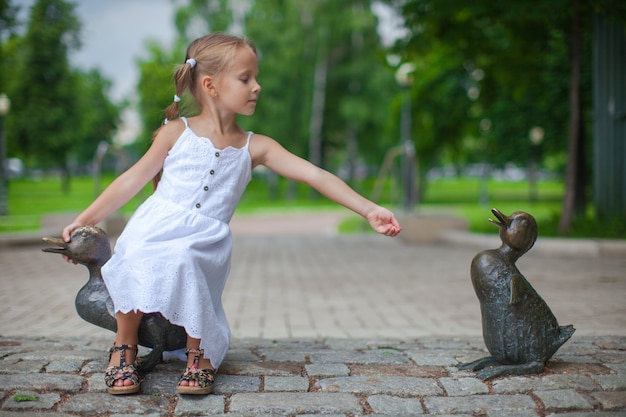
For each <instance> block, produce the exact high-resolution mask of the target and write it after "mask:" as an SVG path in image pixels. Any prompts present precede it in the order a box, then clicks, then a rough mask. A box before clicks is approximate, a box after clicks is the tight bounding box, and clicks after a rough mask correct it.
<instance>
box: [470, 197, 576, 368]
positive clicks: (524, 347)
mask: <svg viewBox="0 0 626 417" xmlns="http://www.w3.org/2000/svg"><path fill="white" fill-rule="evenodd" d="M491 211H492V213H493V214H494V216H495V217H496V218H497V220H493V219H489V221H490V222H491V223H493V224H495V225H496V226H498V227H499V228H500V239H501V240H502V246H500V247H499V248H498V249H491V250H485V251H482V252H479V253H478V254H477V255H476V256H475V257H474V259H473V260H472V264H471V278H472V285H473V286H474V290H475V292H476V296H477V297H478V300H479V301H480V310H481V315H482V326H483V339H484V342H485V345H486V346H487V350H488V351H489V353H490V354H491V356H488V357H486V358H482V359H479V360H477V361H474V362H470V363H467V364H462V365H460V366H458V368H459V369H469V370H472V371H477V370H479V371H480V372H478V373H477V376H478V377H479V378H481V379H483V380H488V379H491V378H495V377H498V376H503V375H522V374H532V373H541V372H543V370H544V367H545V364H546V362H547V361H548V360H549V359H550V358H551V357H552V355H554V353H556V351H557V350H558V349H559V348H560V347H561V346H562V345H563V343H565V342H566V341H567V340H568V339H569V338H570V337H571V336H572V334H573V333H574V330H575V329H574V327H573V326H572V325H569V326H559V324H558V322H557V319H556V317H554V314H552V311H551V310H550V308H549V307H548V305H547V304H546V302H545V301H544V300H543V299H542V298H541V296H539V294H538V293H537V292H536V291H535V289H534V288H533V287H532V286H531V285H530V283H529V282H528V281H527V280H526V278H525V277H524V276H523V275H522V273H521V272H520V271H519V269H518V268H517V267H516V265H515V262H516V261H517V260H518V259H519V258H520V257H521V256H522V255H524V254H525V253H526V252H528V251H529V250H530V249H531V248H532V247H533V245H534V244H535V241H536V240H537V223H536V221H535V219H534V217H533V216H531V215H530V214H528V213H525V212H521V211H517V212H514V213H513V214H511V215H510V216H505V215H504V214H502V213H501V212H500V211H499V210H497V209H495V208H494V209H492V210H491ZM488 367H489V368H488ZM485 368H487V369H485Z"/></svg>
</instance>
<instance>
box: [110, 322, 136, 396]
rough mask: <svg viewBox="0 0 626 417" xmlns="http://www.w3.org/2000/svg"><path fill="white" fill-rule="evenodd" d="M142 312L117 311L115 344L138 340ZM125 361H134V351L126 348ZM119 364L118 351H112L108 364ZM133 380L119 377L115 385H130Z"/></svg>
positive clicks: (127, 343)
mask: <svg viewBox="0 0 626 417" xmlns="http://www.w3.org/2000/svg"><path fill="white" fill-rule="evenodd" d="M142 316H143V313H142V312H141V311H138V312H134V311H130V312H128V313H126V314H124V313H119V312H118V313H117V314H116V315H115V320H116V321H117V332H116V333H115V346H120V345H136V344H137V342H139V336H138V334H137V332H138V331H139V322H140V321H141V317H142ZM125 355H126V362H127V363H129V364H130V363H133V362H134V361H135V357H136V353H135V351H133V350H132V349H126V351H125ZM119 364H120V351H116V352H113V354H112V355H111V361H110V362H109V366H119ZM132 384H133V381H131V380H130V379H119V380H116V381H115V385H116V386H122V385H132Z"/></svg>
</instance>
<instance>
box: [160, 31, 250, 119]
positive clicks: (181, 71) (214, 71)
mask: <svg viewBox="0 0 626 417" xmlns="http://www.w3.org/2000/svg"><path fill="white" fill-rule="evenodd" d="M241 46H246V47H248V48H250V49H251V50H252V51H253V52H254V53H255V54H256V47H255V46H254V44H253V43H252V42H251V41H250V40H248V39H245V38H240V37H237V36H233V35H227V34H225V33H212V34H210V35H205V36H203V37H201V38H198V39H196V40H195V41H193V42H191V44H189V46H188V47H187V56H186V57H185V63H184V64H181V65H179V66H178V67H177V68H176V71H175V72H174V86H175V87H176V97H182V95H183V93H184V92H185V91H187V90H189V92H190V94H191V95H192V96H193V97H194V98H195V100H196V103H198V102H200V100H198V96H197V95H196V94H197V91H196V89H197V87H198V80H199V79H200V78H202V77H203V76H205V75H211V76H213V77H216V76H219V75H220V74H221V73H222V71H224V70H227V69H228V65H229V64H230V61H231V60H232V58H233V56H234V55H235V52H236V51H237V49H238V48H239V47H241ZM179 112H180V108H179V104H178V100H174V102H172V103H171V104H170V105H169V106H167V108H166V109H165V117H166V120H171V119H173V118H175V117H176V116H178V114H179Z"/></svg>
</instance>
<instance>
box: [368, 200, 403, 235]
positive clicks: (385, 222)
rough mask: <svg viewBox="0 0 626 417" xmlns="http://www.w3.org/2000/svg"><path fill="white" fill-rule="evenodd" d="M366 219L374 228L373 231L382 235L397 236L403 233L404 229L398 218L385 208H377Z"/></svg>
mask: <svg viewBox="0 0 626 417" xmlns="http://www.w3.org/2000/svg"><path fill="white" fill-rule="evenodd" d="M365 218H366V219H367V221H368V222H369V223H370V226H372V229H374V230H375V231H376V232H378V233H380V234H381V235H385V236H396V235H397V234H398V233H400V231H402V227H400V223H398V220H396V217H395V216H394V215H393V213H392V212H391V211H389V210H387V209H386V208H384V207H380V206H375V207H374V208H373V209H371V210H370V211H369V212H368V213H367V215H366V216H365Z"/></svg>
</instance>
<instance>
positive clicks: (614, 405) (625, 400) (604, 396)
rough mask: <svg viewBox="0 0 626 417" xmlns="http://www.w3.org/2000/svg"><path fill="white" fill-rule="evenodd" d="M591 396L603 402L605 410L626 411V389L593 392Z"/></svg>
mask: <svg viewBox="0 0 626 417" xmlns="http://www.w3.org/2000/svg"><path fill="white" fill-rule="evenodd" d="M591 396H592V397H593V398H595V399H596V400H597V401H598V402H599V403H600V404H601V406H602V409H603V410H624V411H626V392H625V391H608V392H593V393H591Z"/></svg>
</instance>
